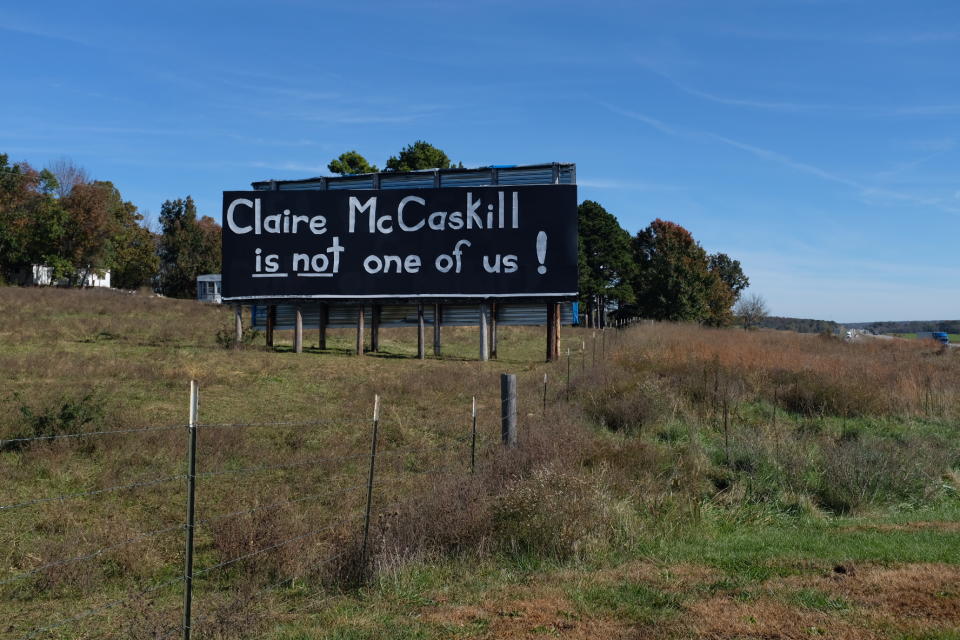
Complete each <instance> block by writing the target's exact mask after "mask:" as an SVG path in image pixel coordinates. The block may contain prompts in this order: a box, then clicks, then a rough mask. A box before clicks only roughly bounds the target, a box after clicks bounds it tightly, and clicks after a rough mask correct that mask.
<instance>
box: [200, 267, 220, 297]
mask: <svg viewBox="0 0 960 640" xmlns="http://www.w3.org/2000/svg"><path fill="white" fill-rule="evenodd" d="M220 280H221V275H220V274H219V273H206V274H203V275H199V276H197V300H199V301H201V302H212V303H214V304H220V302H221V298H220Z"/></svg>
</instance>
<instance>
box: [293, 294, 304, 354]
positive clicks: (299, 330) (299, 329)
mask: <svg viewBox="0 0 960 640" xmlns="http://www.w3.org/2000/svg"><path fill="white" fill-rule="evenodd" d="M294 313H295V318H294V322H293V352H294V353H303V307H302V306H301V305H300V303H299V302H298V303H297V305H296V308H295V310H294Z"/></svg>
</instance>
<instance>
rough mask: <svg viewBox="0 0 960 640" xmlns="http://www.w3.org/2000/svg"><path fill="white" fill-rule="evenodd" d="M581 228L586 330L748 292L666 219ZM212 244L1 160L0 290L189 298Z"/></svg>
mask: <svg viewBox="0 0 960 640" xmlns="http://www.w3.org/2000/svg"><path fill="white" fill-rule="evenodd" d="M454 166H455V165H454V163H453V161H452V160H451V159H450V158H449V156H447V154H446V153H445V152H443V151H442V150H441V149H438V148H436V147H434V146H433V145H431V144H430V143H428V142H425V141H423V140H417V141H416V142H414V143H413V144H410V145H407V146H406V147H404V148H403V149H401V150H400V152H399V153H398V154H397V155H395V156H390V157H389V158H388V159H387V161H386V163H385V167H386V170H388V171H415V170H421V169H433V168H440V169H448V168H453V167H454ZM456 166H458V167H460V168H462V167H463V164H462V163H458V164H457V165H456ZM328 169H329V170H330V171H331V172H332V173H335V174H339V175H351V174H360V173H371V172H376V171H378V170H379V169H378V168H377V166H376V165H375V164H372V163H370V162H369V161H367V159H366V158H364V157H363V156H362V155H361V154H360V153H358V152H357V151H356V150H351V151H347V152H345V153H342V154H340V156H338V157H337V158H335V159H333V160H331V161H330V163H329V164H328ZM578 218H579V228H580V230H579V256H578V258H579V270H580V283H579V285H580V301H581V303H582V305H583V307H584V309H585V310H586V315H587V319H588V323H589V324H591V325H595V324H603V323H604V322H606V317H607V316H608V315H609V314H612V315H614V316H619V317H624V318H626V317H642V318H650V319H654V320H668V321H693V322H700V323H704V324H707V325H711V326H723V325H726V324H729V323H731V322H732V321H733V320H734V305H735V304H737V302H738V300H740V296H741V292H742V291H743V290H744V289H745V288H746V287H747V286H748V284H749V280H748V279H747V276H746V275H745V274H744V273H743V270H742V268H741V266H740V262H739V261H737V260H734V259H733V258H731V257H730V256H728V255H726V254H724V253H707V251H706V250H705V249H704V248H703V247H702V246H701V245H700V243H699V242H697V241H696V240H694V238H693V236H692V235H691V233H690V232H689V231H688V230H686V229H684V228H683V227H682V226H680V225H678V224H676V223H674V222H670V221H667V220H662V219H659V218H658V219H656V220H654V221H653V222H651V223H650V225H649V226H647V227H646V228H644V229H642V230H640V231H639V232H637V233H636V234H635V235H631V234H630V233H629V232H628V231H626V230H625V229H624V228H623V227H622V226H621V225H620V223H619V222H618V220H617V218H616V216H614V215H613V214H612V213H610V212H608V211H607V210H606V209H604V207H603V206H602V205H600V204H599V203H597V202H594V201H591V200H587V201H585V202H583V203H582V204H580V205H579V209H578ZM220 236H221V229H220V225H219V224H217V222H216V221H215V220H214V219H213V218H211V217H209V216H200V215H199V214H198V213H197V209H196V204H195V203H194V201H193V199H192V198H191V197H190V196H187V197H186V198H178V199H175V200H167V201H165V202H164V203H163V204H162V205H161V208H160V215H159V229H157V230H153V229H151V228H150V227H149V226H148V225H147V224H146V222H145V220H144V216H143V215H142V214H141V213H140V212H139V211H138V210H137V208H136V206H134V205H133V204H132V203H130V202H127V201H125V200H124V199H123V197H122V196H121V194H120V191H119V190H118V189H117V188H116V187H115V186H114V185H113V184H112V183H111V182H108V181H102V180H92V179H90V178H89V176H88V175H87V174H86V172H85V171H84V170H83V169H81V168H79V167H77V166H76V165H74V164H73V163H72V162H70V161H66V160H63V161H58V162H55V163H53V164H52V165H51V166H50V167H47V168H44V169H42V170H37V169H35V168H33V167H31V166H30V165H29V164H28V163H26V162H19V163H15V164H12V163H10V161H9V158H8V156H7V155H5V154H0V278H2V280H3V281H6V282H10V283H13V282H18V281H24V280H28V278H29V275H30V271H31V269H32V267H33V265H45V266H48V267H51V268H52V269H53V273H54V279H56V280H58V281H64V282H66V283H67V284H70V285H78V284H82V283H83V282H84V279H85V277H86V276H87V275H88V274H91V273H97V274H102V273H104V272H105V271H108V270H109V271H110V272H111V278H112V285H113V286H115V287H118V288H124V289H135V288H138V287H142V286H151V287H153V288H154V289H156V290H157V291H159V292H160V293H162V294H164V295H167V296H173V297H195V296H196V277H197V276H198V275H200V274H203V273H219V272H220V269H221V263H220V259H221V258H220V242H221V240H220ZM741 303H743V301H741ZM743 306H744V307H745V309H746V305H743ZM761 306H762V301H761ZM748 316H749V314H745V315H744V316H743V317H748ZM750 317H752V316H750ZM746 324H747V322H746V321H745V326H746Z"/></svg>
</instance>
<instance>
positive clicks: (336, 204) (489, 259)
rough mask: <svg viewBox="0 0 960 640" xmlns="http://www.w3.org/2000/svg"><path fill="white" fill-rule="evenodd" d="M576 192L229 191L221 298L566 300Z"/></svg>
mask: <svg viewBox="0 0 960 640" xmlns="http://www.w3.org/2000/svg"><path fill="white" fill-rule="evenodd" d="M576 189H577V188H576V186H575V185H522V186H493V187H464V188H451V187H445V188H442V189H390V190H335V191H318V190H299V191H298V190H290V191H225V192H224V194H223V221H222V222H223V299H224V300H257V299H277V298H320V299H323V298H327V299H338V298H340V299H364V298H371V299H377V298H487V297H491V298H493V297H518V298H519V297H526V298H569V297H572V296H575V295H576V292H577V190H576Z"/></svg>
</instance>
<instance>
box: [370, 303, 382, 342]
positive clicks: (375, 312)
mask: <svg viewBox="0 0 960 640" xmlns="http://www.w3.org/2000/svg"><path fill="white" fill-rule="evenodd" d="M381 308H382V307H381V306H380V305H379V304H376V303H374V304H373V308H372V309H371V314H370V316H371V317H370V351H373V352H374V353H376V352H377V351H380V309H381Z"/></svg>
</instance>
